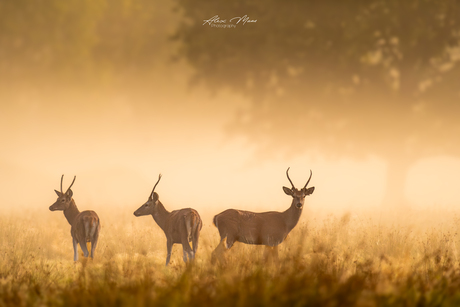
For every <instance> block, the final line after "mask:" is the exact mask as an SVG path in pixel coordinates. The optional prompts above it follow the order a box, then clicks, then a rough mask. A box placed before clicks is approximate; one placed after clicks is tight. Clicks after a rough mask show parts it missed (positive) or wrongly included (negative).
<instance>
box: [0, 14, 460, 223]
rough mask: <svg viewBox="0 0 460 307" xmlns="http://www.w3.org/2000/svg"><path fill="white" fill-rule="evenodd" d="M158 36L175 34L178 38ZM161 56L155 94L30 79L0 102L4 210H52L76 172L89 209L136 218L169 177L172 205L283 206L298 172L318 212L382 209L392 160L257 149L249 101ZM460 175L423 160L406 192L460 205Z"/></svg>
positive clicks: (82, 202)
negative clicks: (238, 133)
mask: <svg viewBox="0 0 460 307" xmlns="http://www.w3.org/2000/svg"><path fill="white" fill-rule="evenodd" d="M163 9H168V10H169V8H163ZM165 12H166V11H165ZM162 20H163V19H162ZM160 21H161V20H160ZM160 21H159V24H163V21H161V23H160ZM164 24H166V23H164ZM165 28H168V25H167V24H166V25H165ZM156 30H157V31H158V33H160V34H159V35H164V36H165V37H166V36H167V35H168V33H167V32H168V31H170V30H168V29H163V30H162V29H161V28H158V29H156ZM162 31H163V32H162ZM162 50H163V51H162V52H163V53H162V54H163V56H165V58H164V60H161V61H159V63H160V64H157V66H156V70H155V72H154V73H153V78H152V79H151V82H150V83H148V84H147V85H146V86H145V89H144V90H145V92H148V95H144V93H141V92H137V88H135V87H133V88H131V87H130V85H124V84H118V85H117V86H116V87H114V86H107V87H101V88H81V87H80V88H78V87H76V88H73V87H71V86H65V85H62V84H56V85H55V86H51V87H50V88H48V89H41V88H37V87H36V86H33V85H31V84H29V83H28V84H24V85H23V86H19V87H17V88H16V89H14V90H12V91H10V93H9V94H8V95H0V99H1V101H0V144H1V151H0V187H1V188H0V206H1V208H2V209H10V208H17V207H22V206H28V207H33V208H40V209H43V210H48V207H49V206H50V205H51V204H52V203H53V202H54V201H55V199H56V195H55V193H54V192H53V190H54V189H59V183H60V178H61V175H62V174H65V178H64V189H66V187H67V186H68V185H69V184H70V182H71V181H72V178H73V176H74V175H76V176H77V180H76V182H75V185H74V187H73V191H74V199H75V200H76V203H77V206H78V207H79V208H80V209H81V210H83V209H89V208H97V207H101V206H116V207H117V208H118V207H121V208H123V210H125V209H126V211H127V213H129V214H131V213H132V211H134V210H135V209H136V208H137V207H139V206H140V205H141V204H142V203H143V202H145V201H146V200H147V197H148V196H149V194H150V191H151V189H152V187H153V185H154V184H155V182H156V180H157V178H158V174H159V173H162V174H163V178H162V180H161V182H160V184H159V185H158V187H157V192H158V193H159V195H160V200H162V202H163V203H164V205H165V206H166V208H167V209H169V210H173V209H178V208H182V207H194V208H197V209H198V210H200V211H202V212H206V213H209V214H215V213H218V212H219V211H221V210H222V209H225V208H228V207H234V208H240V209H247V210H254V211H264V210H284V209H286V208H288V206H289V205H290V202H291V199H290V197H288V196H286V195H285V194H284V193H283V191H282V186H283V185H286V186H289V182H288V180H287V178H286V175H285V171H286V169H287V168H288V167H290V168H291V170H290V175H291V179H292V180H293V182H294V184H295V185H296V186H297V187H302V186H303V185H304V184H305V182H306V180H307V179H308V176H309V171H310V169H311V170H312V171H313V177H312V179H311V182H310V185H311V186H315V187H316V189H315V192H314V193H313V194H312V195H311V196H309V197H308V199H307V201H306V204H307V207H308V210H311V211H320V210H323V209H324V210H330V211H333V210H337V209H340V210H354V209H357V208H380V205H381V201H382V198H383V193H384V189H385V178H386V166H387V164H386V163H387V161H384V160H381V159H379V158H377V157H372V156H369V157H367V158H364V159H363V160H353V159H351V158H348V157H347V156H343V157H340V155H338V156H339V158H335V159H328V158H325V157H323V156H322V155H321V154H319V155H315V156H309V155H308V154H299V155H297V156H293V157H291V156H283V155H281V154H280V155H277V154H273V153H270V154H267V155H264V153H258V154H255V150H254V146H253V145H252V144H250V143H248V141H247V140H246V139H245V138H244V137H240V138H237V137H235V136H233V135H230V134H228V133H227V130H226V127H227V125H228V123H229V122H230V121H231V119H232V118H233V117H234V116H235V114H236V112H237V111H238V110H239V109H240V108H244V107H245V106H246V105H247V104H248V101H246V100H245V98H244V97H241V96H238V95H237V94H235V93H228V92H227V93H215V94H210V93H209V92H207V91H206V90H205V89H203V88H201V87H200V86H189V83H188V80H189V77H190V75H191V73H192V70H191V69H190V68H189V67H188V66H187V65H186V64H184V63H180V62H179V63H176V64H172V63H171V62H170V61H168V60H167V59H168V56H169V55H170V53H169V52H168V46H166V47H165V46H163V48H162ZM133 83H135V80H134V82H133ZM308 133H315V131H308ZM308 133H307V135H306V136H305V137H306V139H307V138H308ZM299 141H303V140H299ZM337 151H338V152H340V148H337ZM458 173H460V159H458V158H455V157H448V156H446V157H432V158H430V159H426V160H422V161H417V162H416V163H415V164H414V165H413V167H412V169H411V171H410V172H409V174H408V176H407V180H406V196H407V198H408V199H409V201H411V203H412V204H413V205H414V206H435V205H436V206H439V205H453V204H456V203H458V200H459V199H460V194H459V193H458V188H457V187H456V178H457V174H458Z"/></svg>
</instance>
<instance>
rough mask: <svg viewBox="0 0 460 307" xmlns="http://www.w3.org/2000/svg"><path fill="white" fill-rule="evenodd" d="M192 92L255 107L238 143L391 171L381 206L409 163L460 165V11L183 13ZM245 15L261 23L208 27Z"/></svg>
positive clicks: (448, 6) (193, 6) (425, 3)
mask: <svg viewBox="0 0 460 307" xmlns="http://www.w3.org/2000/svg"><path fill="white" fill-rule="evenodd" d="M179 6H180V8H181V9H182V11H183V14H184V16H185V22H184V23H182V25H181V27H180V28H179V30H178V35H177V37H178V38H179V40H180V41H181V42H182V49H181V56H182V57H183V58H185V59H186V60H187V61H188V62H189V63H190V64H191V65H192V66H193V67H194V68H195V71H196V73H195V75H194V76H193V80H194V81H197V82H203V83H204V84H206V85H207V86H208V87H209V88H210V89H212V90H214V91H218V90H221V89H224V88H228V89H230V90H232V91H235V92H238V93H241V94H243V95H245V96H247V97H248V98H249V99H250V101H251V106H250V107H249V108H248V109H244V110H241V112H239V113H238V114H236V116H235V117H234V120H233V122H232V123H231V127H230V131H231V132H232V133H234V134H236V135H244V136H246V137H247V138H248V140H249V141H250V142H253V143H256V144H258V145H257V146H258V148H259V150H261V151H264V152H267V151H271V152H284V153H290V154H300V153H304V152H310V153H312V152H321V154H329V155H331V156H343V155H347V156H352V157H356V158H359V157H363V156H365V155H370V154H372V155H378V156H381V157H383V158H385V159H386V160H387V161H388V177H387V181H388V184H387V193H386V200H385V204H389V205H391V206H393V207H395V206H397V205H400V204H402V203H405V200H404V195H403V192H404V181H405V176H406V172H407V170H408V168H409V167H410V165H411V163H413V161H415V160H417V159H420V158H424V157H429V156H432V155H437V154H446V153H448V154H452V155H458V154H460V152H459V146H457V144H456V138H457V136H458V135H459V132H460V122H459V121H458V119H457V118H456V117H457V116H458V114H460V91H459V88H458V85H457V84H458V80H460V79H459V77H460V69H459V66H458V65H457V62H458V60H459V59H460V48H459V37H460V36H459V34H460V23H459V19H458V16H460V2H459V1H451V0H441V1H435V0H410V1H399V0H388V1H383V0H369V1H359V0H354V1H353V0H350V1H332V0H329V1H314V0H306V1H294V0H291V1H274V0H271V1H270V0H269V1H254V0H252V1H247V0H244V1H243V0H235V1H231V2H222V1H213V2H209V1H204V0H201V1H193V3H192V2H190V1H184V0H180V1H179ZM216 14H217V15H218V16H219V18H220V20H225V24H235V22H236V21H237V20H233V21H230V19H231V18H232V17H236V16H238V17H241V16H243V15H247V16H248V17H249V18H250V19H256V20H257V22H255V23H246V24H244V25H242V24H238V25H236V28H217V27H211V26H210V24H209V23H205V24H204V20H208V19H210V18H211V17H212V16H215V15H216Z"/></svg>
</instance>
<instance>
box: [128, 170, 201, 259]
mask: <svg viewBox="0 0 460 307" xmlns="http://www.w3.org/2000/svg"><path fill="white" fill-rule="evenodd" d="M160 179H161V174H160V175H159V176H158V181H157V183H156V184H155V186H154V187H153V190H152V193H150V196H149V198H148V200H147V202H146V203H145V204H143V205H142V206H140V207H139V209H137V210H136V211H134V215H135V216H143V215H151V216H152V217H153V219H154V220H155V222H156V223H157V224H158V226H160V228H161V229H162V230H163V232H164V233H165V236H166V249H167V256H166V265H168V264H169V261H170V259H171V250H172V246H173V244H175V243H177V244H182V252H183V260H184V262H185V263H187V260H193V259H194V258H195V254H196V251H197V249H198V240H199V237H200V231H201V227H202V225H203V223H202V222H201V218H200V215H199V214H198V212H197V211H196V210H195V209H191V208H187V209H180V210H174V211H171V212H169V211H168V210H166V208H165V207H164V206H163V204H162V203H161V202H160V199H159V196H158V194H157V192H155V188H156V186H157V184H158V182H160ZM189 242H192V245H193V249H192V248H191V247H190V244H189ZM187 258H188V259H187Z"/></svg>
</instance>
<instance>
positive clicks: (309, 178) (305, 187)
mask: <svg viewBox="0 0 460 307" xmlns="http://www.w3.org/2000/svg"><path fill="white" fill-rule="evenodd" d="M311 175H313V173H312V171H311V170H310V178H308V181H307V183H306V184H305V186H304V187H303V188H304V189H306V188H307V185H308V183H309V182H310V179H311Z"/></svg>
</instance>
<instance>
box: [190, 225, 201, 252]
mask: <svg viewBox="0 0 460 307" xmlns="http://www.w3.org/2000/svg"><path fill="white" fill-rule="evenodd" d="M199 237H200V230H199V229H197V230H196V231H195V234H194V235H193V237H192V244H193V254H192V255H193V259H195V255H196V251H197V249H198V241H199V239H200V238H199Z"/></svg>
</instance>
